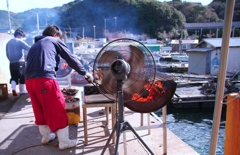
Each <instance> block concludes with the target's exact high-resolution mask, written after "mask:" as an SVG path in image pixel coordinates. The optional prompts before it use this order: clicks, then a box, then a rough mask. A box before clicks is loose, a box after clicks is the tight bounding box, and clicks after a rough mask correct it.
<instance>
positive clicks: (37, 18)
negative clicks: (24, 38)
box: [37, 13, 39, 35]
mask: <svg viewBox="0 0 240 155" xmlns="http://www.w3.org/2000/svg"><path fill="white" fill-rule="evenodd" d="M37 34H38V35H39V19H38V13H37Z"/></svg>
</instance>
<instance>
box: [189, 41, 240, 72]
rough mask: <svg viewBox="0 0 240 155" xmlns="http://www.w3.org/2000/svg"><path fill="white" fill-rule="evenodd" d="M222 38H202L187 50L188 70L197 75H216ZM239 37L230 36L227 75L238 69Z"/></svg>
mask: <svg viewBox="0 0 240 155" xmlns="http://www.w3.org/2000/svg"><path fill="white" fill-rule="evenodd" d="M221 46H222V38H206V39H203V40H202V41H201V42H200V43H199V44H198V45H197V46H196V48H192V49H189V50H187V52H188V55H189V61H188V62H189V65H188V72H189V73H193V74H198V75H205V74H210V75H217V74H218V71H219V65H220V63H221V61H220V58H221ZM239 58H240V37H235V38H230V40H229V53H228V62H227V75H231V74H236V73H238V72H239V71H240V61H239Z"/></svg>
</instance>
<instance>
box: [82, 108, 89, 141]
mask: <svg viewBox="0 0 240 155" xmlns="http://www.w3.org/2000/svg"><path fill="white" fill-rule="evenodd" d="M83 126H84V140H85V145H88V131H87V108H83Z"/></svg>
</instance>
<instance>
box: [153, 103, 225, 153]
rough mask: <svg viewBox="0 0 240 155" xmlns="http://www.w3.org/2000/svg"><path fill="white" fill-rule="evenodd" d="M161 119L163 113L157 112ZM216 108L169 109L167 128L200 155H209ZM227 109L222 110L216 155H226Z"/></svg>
mask: <svg viewBox="0 0 240 155" xmlns="http://www.w3.org/2000/svg"><path fill="white" fill-rule="evenodd" d="M156 114H157V115H158V116H159V117H160V118H161V117H162V116H161V112H160V111H159V112H156ZM213 115H214V108H194V109H186V108H183V109H177V108H172V107H171V108H170V107H168V108H167V128H168V129H169V130H170V131H172V132H173V133H174V134H175V135H177V136H178V137H179V138H180V139H181V140H182V141H184V142H185V143H187V144H188V145H189V146H190V147H192V148H193V149H194V150H195V151H196V152H198V153H199V154H200V155H208V153H209V147H210V141H211V134H212V124H213ZM225 123H226V107H223V109H222V115H221V122H220V127H219V134H218V142H217V148H216V155H223V154H224V139H225Z"/></svg>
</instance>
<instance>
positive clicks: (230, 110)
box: [224, 93, 240, 155]
mask: <svg viewBox="0 0 240 155" xmlns="http://www.w3.org/2000/svg"><path fill="white" fill-rule="evenodd" d="M225 128H226V132H225V134H226V135H225V136H226V138H225V142H224V155H232V154H240V147H239V144H240V93H231V94H229V95H228V97H227V114H226V127H225Z"/></svg>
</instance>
